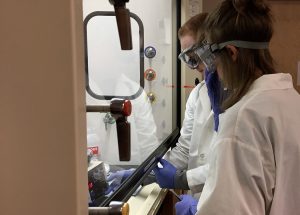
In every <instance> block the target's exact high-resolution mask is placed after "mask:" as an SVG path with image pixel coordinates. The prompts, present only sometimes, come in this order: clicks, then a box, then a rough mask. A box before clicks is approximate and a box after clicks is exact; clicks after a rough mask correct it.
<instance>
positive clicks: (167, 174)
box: [153, 159, 177, 189]
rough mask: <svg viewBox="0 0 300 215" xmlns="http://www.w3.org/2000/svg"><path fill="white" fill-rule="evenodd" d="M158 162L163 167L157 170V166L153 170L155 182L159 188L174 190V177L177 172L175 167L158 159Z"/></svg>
mask: <svg viewBox="0 0 300 215" xmlns="http://www.w3.org/2000/svg"><path fill="white" fill-rule="evenodd" d="M159 162H160V163H161V165H162V166H163V167H162V168H159V167H158V166H156V167H155V168H154V169H153V171H154V173H155V177H156V182H157V183H158V184H159V186H160V187H161V188H169V189H172V188H174V177H175V174H176V171H177V169H176V167H175V166H173V165H172V164H171V163H169V162H168V161H166V160H165V159H160V161H159Z"/></svg>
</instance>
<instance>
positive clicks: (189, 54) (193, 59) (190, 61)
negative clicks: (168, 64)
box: [178, 45, 201, 69]
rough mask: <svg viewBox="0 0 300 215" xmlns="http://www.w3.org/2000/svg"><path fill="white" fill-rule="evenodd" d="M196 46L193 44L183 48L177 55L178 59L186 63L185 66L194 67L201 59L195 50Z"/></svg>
mask: <svg viewBox="0 0 300 215" xmlns="http://www.w3.org/2000/svg"><path fill="white" fill-rule="evenodd" d="M196 48H197V46H195V45H193V46H191V47H189V48H187V49H185V50H183V51H182V52H181V53H180V54H179V55H178V59H179V60H181V61H183V62H184V63H186V64H187V66H188V67H189V68H191V69H196V68H197V67H198V66H199V64H200V62H201V60H200V58H199V57H198V55H197V54H196V52H195V49H196Z"/></svg>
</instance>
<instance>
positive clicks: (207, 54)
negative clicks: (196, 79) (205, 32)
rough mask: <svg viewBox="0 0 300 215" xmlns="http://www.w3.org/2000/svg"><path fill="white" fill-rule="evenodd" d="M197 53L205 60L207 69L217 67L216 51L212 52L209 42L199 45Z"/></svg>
mask: <svg viewBox="0 0 300 215" xmlns="http://www.w3.org/2000/svg"><path fill="white" fill-rule="evenodd" d="M195 53H196V54H197V56H198V57H199V58H200V60H201V61H202V62H203V64H204V65H205V67H206V68H207V69H210V70H213V69H215V60H216V56H215V54H214V53H212V51H211V48H210V45H209V44H203V45H202V46H199V47H198V48H197V49H196V50H195Z"/></svg>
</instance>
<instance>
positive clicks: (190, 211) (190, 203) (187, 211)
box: [175, 195, 198, 215]
mask: <svg viewBox="0 0 300 215" xmlns="http://www.w3.org/2000/svg"><path fill="white" fill-rule="evenodd" d="M180 198H181V201H180V202H177V203H176V204H175V210H176V215H194V214H195V213H196V212H197V204H198V200H197V199H194V198H193V197H192V196H191V195H180Z"/></svg>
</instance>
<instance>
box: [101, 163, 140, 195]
mask: <svg viewBox="0 0 300 215" xmlns="http://www.w3.org/2000/svg"><path fill="white" fill-rule="evenodd" d="M134 171H135V169H134V168H132V169H128V170H119V171H117V172H113V173H111V174H110V175H109V176H108V177H107V182H108V184H109V186H108V188H107V190H106V191H105V194H106V195H108V194H109V193H111V192H114V191H115V190H116V189H118V188H119V187H120V185H121V184H122V183H123V181H124V180H125V179H126V178H128V177H129V176H131V174H132V173H133V172H134Z"/></svg>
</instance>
